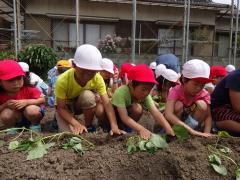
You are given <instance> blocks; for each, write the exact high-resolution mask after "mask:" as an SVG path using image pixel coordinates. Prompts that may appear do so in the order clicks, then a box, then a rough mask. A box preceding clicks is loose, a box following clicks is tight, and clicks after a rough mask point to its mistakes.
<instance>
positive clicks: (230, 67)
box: [226, 64, 236, 73]
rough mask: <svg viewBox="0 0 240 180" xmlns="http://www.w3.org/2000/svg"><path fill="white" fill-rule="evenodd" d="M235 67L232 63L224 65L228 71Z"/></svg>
mask: <svg viewBox="0 0 240 180" xmlns="http://www.w3.org/2000/svg"><path fill="white" fill-rule="evenodd" d="M235 69H236V68H235V66H234V65H232V64H229V65H227V66H226V70H227V72H228V73H230V72H232V71H234V70H235Z"/></svg>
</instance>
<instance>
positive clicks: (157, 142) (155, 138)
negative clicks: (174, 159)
mask: <svg viewBox="0 0 240 180" xmlns="http://www.w3.org/2000/svg"><path fill="white" fill-rule="evenodd" d="M149 141H150V142H151V143H152V144H153V145H154V146H156V147H157V148H166V147H168V144H167V142H166V141H165V140H164V139H163V138H162V137H161V136H160V135H157V134H151V137H150V140H149Z"/></svg>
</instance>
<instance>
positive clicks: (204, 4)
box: [89, 0, 230, 9]
mask: <svg viewBox="0 0 240 180" xmlns="http://www.w3.org/2000/svg"><path fill="white" fill-rule="evenodd" d="M89 1H95V2H111V3H126V4H132V0H89ZM137 4H144V5H160V6H180V7H181V6H183V5H184V0H137ZM193 7H195V8H202V9H225V8H229V7H230V5H228V4H220V3H215V2H212V0H191V8H193Z"/></svg>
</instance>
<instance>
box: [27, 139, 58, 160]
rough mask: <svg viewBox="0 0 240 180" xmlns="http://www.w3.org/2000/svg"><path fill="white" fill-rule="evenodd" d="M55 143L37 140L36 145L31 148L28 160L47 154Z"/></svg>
mask: <svg viewBox="0 0 240 180" xmlns="http://www.w3.org/2000/svg"><path fill="white" fill-rule="evenodd" d="M54 144H55V143H48V144H43V143H42V142H41V141H38V142H36V143H35V145H36V146H35V147H33V148H32V149H31V150H29V152H28V156H27V160H33V159H37V158H41V157H43V156H44V155H45V154H47V149H49V148H50V147H52V146H54Z"/></svg>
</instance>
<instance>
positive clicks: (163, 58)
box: [156, 54, 180, 73]
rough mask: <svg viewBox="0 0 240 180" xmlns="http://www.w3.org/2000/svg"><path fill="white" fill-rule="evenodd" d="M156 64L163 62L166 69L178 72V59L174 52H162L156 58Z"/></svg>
mask: <svg viewBox="0 0 240 180" xmlns="http://www.w3.org/2000/svg"><path fill="white" fill-rule="evenodd" d="M156 63H157V66H158V65H159V64H164V65H165V66H166V68H167V69H172V70H174V71H175V72H176V73H180V65H179V59H178V57H177V56H175V55H174V54H163V55H160V56H158V57H157V59H156Z"/></svg>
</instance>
